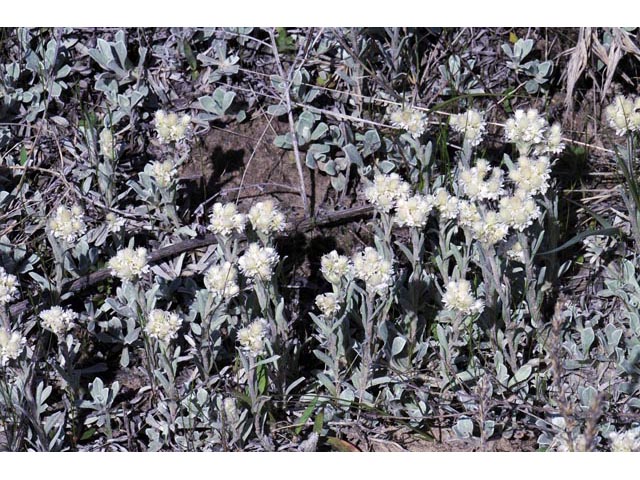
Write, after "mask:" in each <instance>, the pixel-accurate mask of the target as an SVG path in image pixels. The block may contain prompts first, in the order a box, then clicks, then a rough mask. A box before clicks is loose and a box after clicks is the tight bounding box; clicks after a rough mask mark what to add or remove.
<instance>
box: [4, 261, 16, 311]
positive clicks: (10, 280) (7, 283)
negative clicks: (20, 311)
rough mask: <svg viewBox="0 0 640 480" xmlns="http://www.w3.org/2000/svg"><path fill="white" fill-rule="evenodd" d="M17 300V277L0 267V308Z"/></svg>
mask: <svg viewBox="0 0 640 480" xmlns="http://www.w3.org/2000/svg"><path fill="white" fill-rule="evenodd" d="M16 298H18V277H16V276H15V275H12V274H10V273H7V271H6V270H5V269H4V268H3V267H0V307H1V306H3V305H6V304H7V303H9V302H12V301H13V300H15V299H16Z"/></svg>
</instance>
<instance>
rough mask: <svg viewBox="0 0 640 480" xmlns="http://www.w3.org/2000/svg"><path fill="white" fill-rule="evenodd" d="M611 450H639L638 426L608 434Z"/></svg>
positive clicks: (639, 432)
mask: <svg viewBox="0 0 640 480" xmlns="http://www.w3.org/2000/svg"><path fill="white" fill-rule="evenodd" d="M609 439H610V440H611V451H612V452H640V427H636V428H634V429H631V430H627V431H626V432H612V433H610V434H609Z"/></svg>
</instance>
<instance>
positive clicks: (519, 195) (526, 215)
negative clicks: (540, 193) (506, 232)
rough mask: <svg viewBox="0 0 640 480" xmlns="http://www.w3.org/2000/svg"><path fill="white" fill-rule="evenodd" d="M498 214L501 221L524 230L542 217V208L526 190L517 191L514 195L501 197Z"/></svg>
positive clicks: (520, 230)
mask: <svg viewBox="0 0 640 480" xmlns="http://www.w3.org/2000/svg"><path fill="white" fill-rule="evenodd" d="M498 216H499V218H500V220H501V221H503V222H504V223H506V224H507V225H509V226H510V227H513V228H514V229H516V230H518V231H519V232H522V231H524V230H525V229H526V228H527V227H529V226H531V225H532V224H533V221H534V220H536V219H538V217H540V208H539V207H538V206H537V205H536V202H535V200H534V199H533V198H531V197H529V196H527V195H526V193H525V192H519V191H516V193H514V195H513V196H511V197H502V198H501V199H500V210H499V213H498Z"/></svg>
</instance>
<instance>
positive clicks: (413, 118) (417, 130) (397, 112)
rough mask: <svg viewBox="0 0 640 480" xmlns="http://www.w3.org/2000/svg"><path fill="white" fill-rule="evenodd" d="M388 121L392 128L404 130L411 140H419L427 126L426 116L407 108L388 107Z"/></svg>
mask: <svg viewBox="0 0 640 480" xmlns="http://www.w3.org/2000/svg"><path fill="white" fill-rule="evenodd" d="M389 120H390V121H391V124H392V125H393V126H394V127H397V128H401V129H403V130H406V131H407V132H409V133H410V134H411V136H412V137H413V138H420V137H421V136H422V134H423V133H424V131H425V129H426V126H427V116H426V115H425V114H424V113H422V112H420V111H419V110H416V109H413V108H409V107H404V108H398V107H390V111H389Z"/></svg>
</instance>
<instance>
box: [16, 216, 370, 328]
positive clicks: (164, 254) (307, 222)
mask: <svg viewBox="0 0 640 480" xmlns="http://www.w3.org/2000/svg"><path fill="white" fill-rule="evenodd" d="M372 213H373V207H371V206H364V207H355V208H350V209H347V210H341V211H337V212H332V213H329V214H327V215H322V216H318V217H316V218H302V219H300V220H298V221H294V222H292V223H290V224H288V225H287V229H286V231H285V233H286V234H291V233H296V232H308V231H310V230H313V229H315V228H321V227H329V226H332V225H340V224H344V223H349V222H352V221H355V220H359V219H365V218H368V217H370V216H371V214H372ZM215 243H216V237H215V235H211V234H209V235H205V236H204V237H203V238H195V239H191V240H184V241H182V242H179V243H176V244H175V245H169V246H167V247H163V248H160V249H158V250H157V251H155V252H153V253H151V255H150V256H149V263H151V264H154V263H158V262H160V261H163V260H165V259H167V258H171V257H174V256H176V255H180V254H181V253H184V252H189V251H192V250H197V249H199V248H204V247H208V246H209V245H213V244H215ZM111 276H112V275H111V270H110V269H109V268H103V269H101V270H98V271H97V272H93V273H90V274H88V275H85V276H83V277H80V278H76V279H75V280H69V281H67V282H65V283H64V284H63V285H62V293H63V294H64V293H68V292H73V293H78V292H81V291H82V290H84V289H87V288H89V287H91V286H93V285H96V284H98V283H101V282H104V281H105V280H106V279H107V278H109V277H111ZM39 302H40V296H39V295H35V296H34V297H32V298H30V299H28V300H23V301H21V302H18V303H15V304H13V305H11V307H10V308H9V312H10V314H11V316H12V317H16V316H18V315H20V314H22V313H25V312H27V311H29V310H30V309H31V308H33V306H34V305H37V304H38V303H39Z"/></svg>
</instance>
